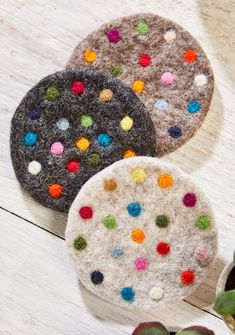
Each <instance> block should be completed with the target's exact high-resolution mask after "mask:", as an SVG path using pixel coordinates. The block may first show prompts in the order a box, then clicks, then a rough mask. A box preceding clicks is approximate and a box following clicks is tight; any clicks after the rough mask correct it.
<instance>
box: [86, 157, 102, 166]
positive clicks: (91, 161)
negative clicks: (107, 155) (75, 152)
mask: <svg viewBox="0 0 235 335" xmlns="http://www.w3.org/2000/svg"><path fill="white" fill-rule="evenodd" d="M100 164H101V157H100V155H99V154H91V155H90V156H88V157H87V159H86V165H87V166H88V167H97V166H99V165H100Z"/></svg>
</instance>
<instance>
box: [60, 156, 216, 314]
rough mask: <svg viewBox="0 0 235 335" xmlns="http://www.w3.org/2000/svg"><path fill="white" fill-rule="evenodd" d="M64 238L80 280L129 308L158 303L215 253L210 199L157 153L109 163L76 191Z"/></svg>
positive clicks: (201, 270)
mask: <svg viewBox="0 0 235 335" xmlns="http://www.w3.org/2000/svg"><path fill="white" fill-rule="evenodd" d="M66 240H67V244H68V248H69V253H70V256H71V258H72V260H73V263H74V266H75V270H76V271H77V273H78V277H79V279H80V280H81V282H82V283H83V285H84V286H85V287H86V288H87V289H88V290H90V291H91V292H93V293H94V294H96V295H97V296H99V297H100V298H102V299H105V300H108V301H110V302H112V303H114V304H117V305H120V306H123V307H126V308H130V309H137V310H138V309H139V310H143V309H146V310H147V309H152V308H162V307H165V306H167V305H169V304H171V303H173V302H177V301H179V300H181V299H183V298H185V297H186V296H188V295H189V294H190V293H192V291H194V290H195V288H196V287H197V286H198V285H199V284H200V283H202V282H203V280H204V279H205V276H206V274H207V272H208V270H209V269H210V267H211V265H212V263H213V261H214V259H215V257H216V254H217V229H216V224H215V220H214V215H213V212H212V209H211V206H210V203H209V201H208V199H207V198H206V196H205V194H204V193H203V192H202V190H201V189H200V188H198V187H197V186H196V185H195V183H194V182H193V181H192V180H191V178H190V177H189V176H188V175H187V174H185V173H184V172H183V171H182V170H180V169H178V168H176V167H175V166H173V165H171V164H169V163H166V162H164V161H162V160H160V159H158V158H152V157H133V158H129V159H127V160H121V161H119V162H115V163H114V164H112V165H111V166H109V167H107V168H106V169H104V170H102V171H101V172H99V173H97V174H96V175H95V176H93V177H92V178H91V179H90V180H89V181H88V182H87V183H86V184H85V185H84V186H83V187H82V189H81V190H80V192H79V193H78V195H77V197H76V199H75V200H74V202H73V204H72V206H71V208H70V211H69V216H68V224H67V229H66Z"/></svg>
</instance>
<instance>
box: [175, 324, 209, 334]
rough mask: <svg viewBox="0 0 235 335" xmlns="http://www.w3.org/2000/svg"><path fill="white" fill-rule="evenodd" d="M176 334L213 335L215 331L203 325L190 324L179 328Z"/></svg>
mask: <svg viewBox="0 0 235 335" xmlns="http://www.w3.org/2000/svg"><path fill="white" fill-rule="evenodd" d="M176 335H215V333H214V332H213V331H212V330H210V329H207V328H205V327H200V326H191V327H188V328H185V329H183V330H180V331H179V332H178V333H177V334H176Z"/></svg>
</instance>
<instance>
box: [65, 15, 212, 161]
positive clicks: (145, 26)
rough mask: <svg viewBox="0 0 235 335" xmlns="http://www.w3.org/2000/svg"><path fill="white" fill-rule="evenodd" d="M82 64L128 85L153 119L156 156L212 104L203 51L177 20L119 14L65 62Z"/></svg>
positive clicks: (181, 139)
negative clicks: (117, 17) (88, 54)
mask: <svg viewBox="0 0 235 335" xmlns="http://www.w3.org/2000/svg"><path fill="white" fill-rule="evenodd" d="M87 52H90V53H92V55H93V57H92V58H89V57H87ZM81 67H91V68H98V69H102V70H104V71H106V72H108V73H110V74H112V75H114V76H117V77H118V78H120V79H121V80H123V81H124V82H125V83H126V84H127V85H128V86H130V87H132V89H133V90H134V91H135V92H136V94H137V95H138V96H139V97H140V99H141V100H142V101H143V102H144V104H145V105H146V107H147V111H148V112H149V113H150V115H151V118H152V120H153V122H154V125H155V129H156V136H157V149H156V155H157V156H162V155H164V154H167V153H169V152H171V151H173V150H175V149H177V148H178V147H180V146H181V145H182V144H183V143H185V142H186V141H188V140H189V139H190V138H191V137H192V136H193V134H194V133H195V132H196V130H197V129H198V128H199V127H200V126H201V124H202V123H203V120H204V118H205V116H206V114H207V111H208V109H209V107H210V102H211V98H212V93H213V86H214V79H213V73H212V69H211V66H210V63H209V61H208V59H207V57H206V55H205V53H204V52H203V50H202V48H201V47H200V45H199V43H198V42H197V41H196V40H195V38H193V37H192V36H191V35H190V34H189V33H188V32H187V31H185V30H184V29H183V28H182V27H181V26H179V25H178V24H176V23H174V22H172V21H170V20H167V19H165V18H162V17H160V16H158V15H155V14H138V15H132V16H127V17H122V18H119V19H116V20H113V21H110V22H109V23H106V24H104V25H102V26H101V27H100V28H99V29H98V30H96V31H94V32H92V33H91V34H90V35H88V36H87V37H86V38H85V39H84V40H82V41H81V42H80V43H79V44H78V45H77V47H76V48H75V50H74V52H73V54H72V56H71V58H70V59H69V61H68V64H67V68H68V69H69V68H72V69H77V68H81Z"/></svg>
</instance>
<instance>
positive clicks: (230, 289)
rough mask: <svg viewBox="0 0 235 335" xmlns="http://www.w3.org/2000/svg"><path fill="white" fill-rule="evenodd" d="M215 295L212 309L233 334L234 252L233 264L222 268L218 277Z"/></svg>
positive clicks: (234, 306) (234, 301) (234, 329)
mask: <svg viewBox="0 0 235 335" xmlns="http://www.w3.org/2000/svg"><path fill="white" fill-rule="evenodd" d="M216 293H217V297H216V299H215V301H214V306H213V308H214V310H215V311H216V312H217V313H218V314H220V315H221V316H222V317H223V319H224V321H225V323H226V324H227V326H228V327H229V328H230V329H231V330H232V331H233V332H234V333H235V251H234V254H233V262H232V263H230V264H228V265H227V266H226V267H225V268H224V270H223V271H222V273H221V275H220V277H219V280H218V284H217V290H216Z"/></svg>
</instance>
